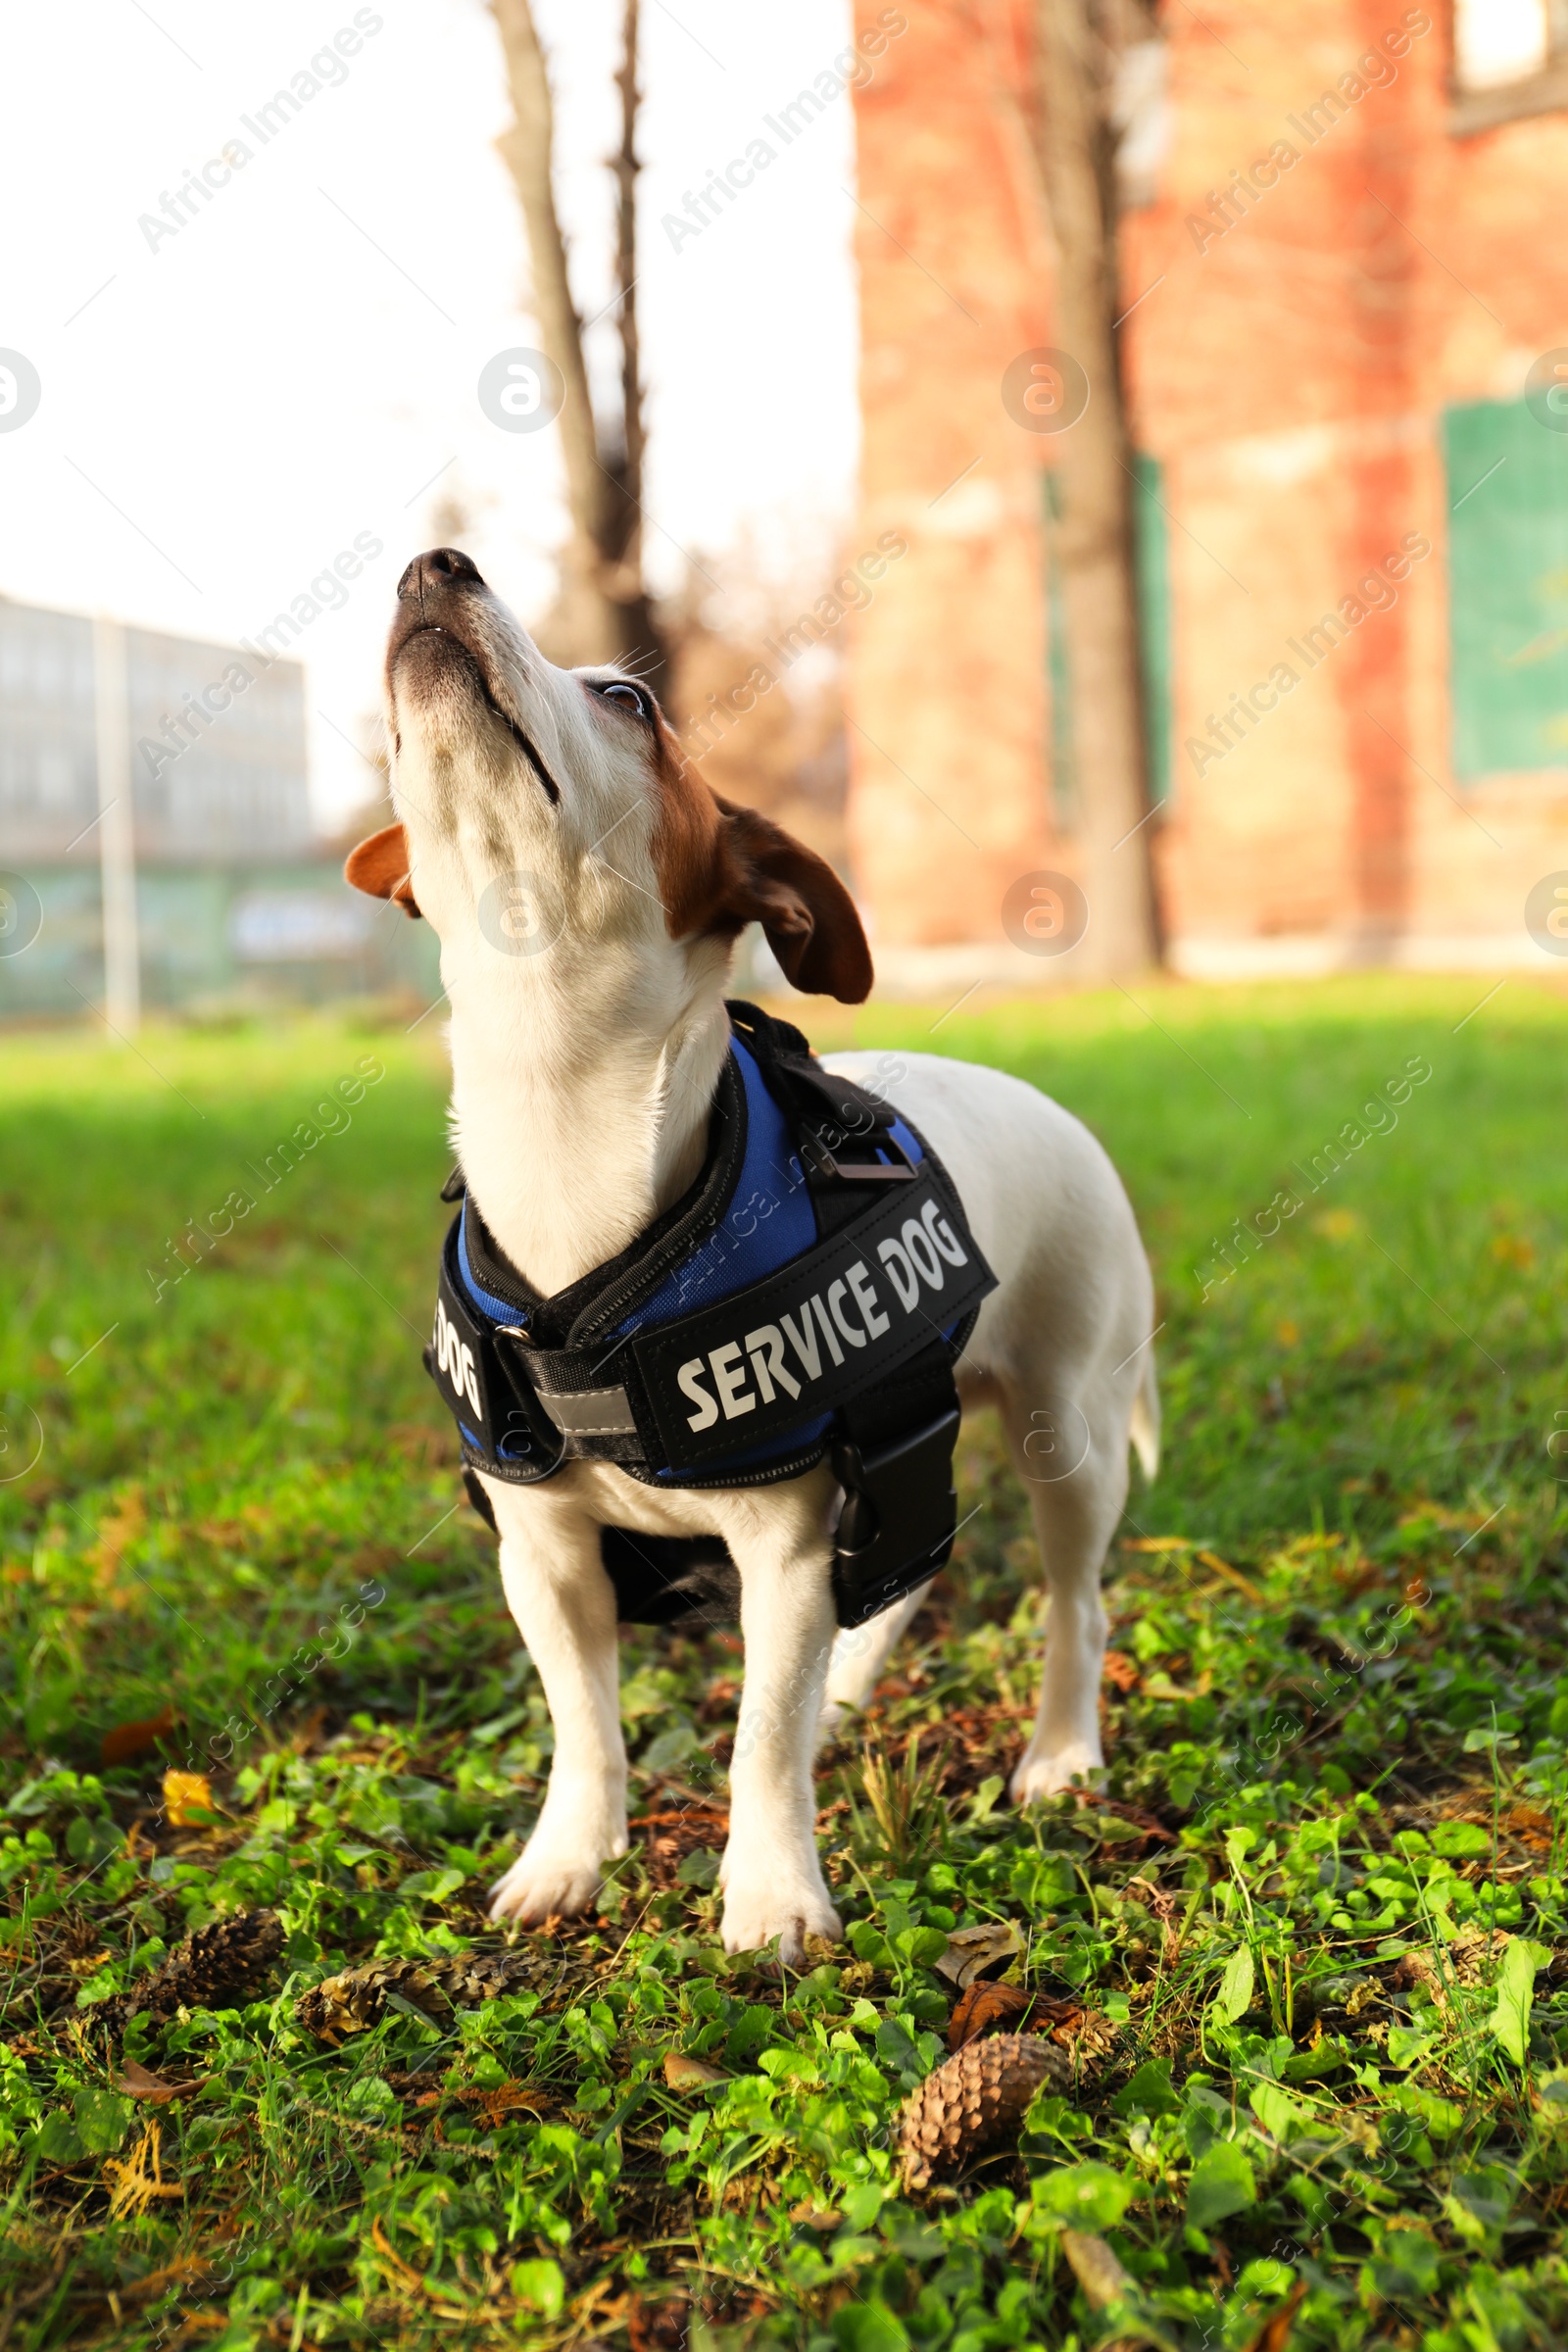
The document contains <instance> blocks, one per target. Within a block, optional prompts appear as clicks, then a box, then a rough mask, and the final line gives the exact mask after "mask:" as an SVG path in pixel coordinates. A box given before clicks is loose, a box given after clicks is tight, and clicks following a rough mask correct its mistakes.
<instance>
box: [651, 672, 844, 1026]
mask: <svg viewBox="0 0 1568 2352" xmlns="http://www.w3.org/2000/svg"><path fill="white" fill-rule="evenodd" d="M655 747H656V748H655V770H656V775H657V779H658V787H659V800H660V810H659V818H658V821H657V823H656V825H655V827H654V838H653V844H652V848H653V854H654V864H655V867H656V870H657V872H658V874H659V882H660V896H661V897H662V900H663V902H664V920H665V922H666V923H667V925H668V927H669V935H670V937H671V939H690V938H692V937H693V936H697V937H701V936H703V935H704V934H711V933H714V932H716V933H718V934H719V935H720V936H721V937H722V936H723V935H725V934H726V933H727V934H728V935H729V936H730V937H732V938H733V936H734V935H735V933H736V932H738V931H742V930H744V929H745V927H746V925H747V924H748V923H752V922H758V923H760V924H761V926H762V929H763V931H764V932H765V934H766V936H767V944H768V946H769V947H770V948H771V949H772V951H773V953H774V955H775V956H777V957H778V960H779V965H780V968H781V969H782V971H783V973H784V977H785V978H786V980H788V981H789V983H790V985H791V987H792V988H799V989H803V990H805V991H807V992H808V993H809V994H811V995H815V996H823V997H837V998H838V1000H839V1002H840V1003H841V1004H843V1005H859V1004H862V1003H863V1002H864V1000H865V999H866V998H867V997H868V996H869V995H870V993H871V982H872V980H873V978H874V977H875V975H874V973H873V972H872V969H871V951H870V949H869V948H868V947H867V946H866V944H865V933H864V932H863V931H862V930H861V928H860V918H859V916H858V914H857V913H856V911H855V901H854V900H853V899H852V898H851V896H850V894H849V892H848V891H847V890H846V889H845V887H844V885H843V883H842V882H841V881H840V880H839V878H838V876H837V874H836V873H835V872H834V871H833V868H832V867H831V866H830V865H829V864H828V862H827V859H826V858H819V857H818V856H817V855H816V852H815V851H814V850H809V849H808V848H807V847H806V845H805V843H804V842H799V841H796V840H795V839H794V837H793V835H791V834H789V833H786V832H785V830H784V828H783V826H782V825H775V824H774V822H773V820H772V818H771V817H767V816H763V815H761V814H760V812H759V811H758V810H757V809H741V808H738V807H737V806H736V804H735V803H734V802H733V801H724V800H720V798H719V796H718V794H717V793H716V792H712V791H711V790H710V789H709V787H708V786H707V785H706V784H705V783H704V782H703V781H702V779H701V777H700V776H699V775H698V774H697V772H696V770H695V769H694V768H693V766H692V764H691V762H690V760H688V759H687V758H686V756H685V754H684V753H683V752H682V750H681V748H680V745H679V743H678V741H677V740H676V738H675V735H674V734H673V732H672V731H671V729H670V727H669V726H668V724H667V723H666V721H665V719H664V717H663V715H662V713H660V714H659V716H658V717H657V719H656V723H655Z"/></svg>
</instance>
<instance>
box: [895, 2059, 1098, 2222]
mask: <svg viewBox="0 0 1568 2352" xmlns="http://www.w3.org/2000/svg"><path fill="white" fill-rule="evenodd" d="M1071 2080H1072V2069H1071V2067H1070V2066H1069V2065H1068V2063H1067V2061H1066V2059H1065V2058H1063V2056H1062V2054H1061V2052H1060V2051H1059V2050H1057V2049H1054V2047H1053V2046H1052V2044H1051V2043H1050V2042H1049V2041H1046V2040H1044V2039H1042V2037H1041V2036H1040V2035H1039V2034H994V2035H993V2036H992V2037H991V2039H989V2040H986V2041H971V2042H969V2043H968V2044H967V2045H966V2046H965V2047H964V2048H963V2049H961V2050H959V2051H958V2053H957V2054H956V2057H953V2058H950V2059H948V2061H947V2063H946V2064H945V2065H943V2066H939V2067H938V2068H937V2070H936V2072H935V2074H934V2075H929V2076H927V2078H926V2080H925V2081H924V2082H922V2083H921V2085H920V2087H919V2089H918V2090H916V2091H912V2092H911V2093H910V2095H909V2097H908V2098H907V2100H906V2101H905V2104H904V2113H903V2116H902V2117H901V2119H900V2128H899V2144H900V2147H901V2149H902V2151H903V2156H904V2179H905V2184H906V2186H907V2187H909V2188H925V2187H927V2186H928V2185H929V2183H930V2181H931V2180H933V2178H934V2177H935V2176H936V2175H937V2174H939V2173H956V2172H957V2171H958V2170H959V2168H960V2167H961V2166H962V2165H964V2164H966V2163H967V2162H968V2160H969V2158H970V2157H971V2156H973V2155H975V2154H977V2153H978V2151H979V2150H980V2149H981V2148H986V2147H990V2146H991V2145H992V2144H993V2143H994V2142H995V2141H997V2140H999V2139H1006V2138H1008V2137H1010V2136H1011V2135H1012V2134H1013V2133H1014V2132H1015V2131H1017V2130H1018V2128H1019V2126H1020V2125H1021V2124H1022V2122H1023V2119H1024V2116H1025V2114H1026V2113H1027V2111H1028V2107H1029V2102H1030V2100H1031V2099H1032V2098H1033V2097H1034V2095H1035V2092H1036V2091H1037V2090H1038V2089H1039V2088H1040V2086H1041V2084H1042V2083H1043V2082H1051V2083H1054V2084H1056V2085H1057V2086H1058V2087H1062V2086H1065V2085H1066V2084H1067V2083H1068V2082H1071Z"/></svg>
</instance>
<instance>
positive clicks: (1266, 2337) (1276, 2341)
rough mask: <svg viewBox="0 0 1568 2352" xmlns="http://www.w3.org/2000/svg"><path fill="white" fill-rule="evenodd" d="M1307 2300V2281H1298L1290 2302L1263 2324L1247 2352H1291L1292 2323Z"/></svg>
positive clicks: (1284, 2304)
mask: <svg viewBox="0 0 1568 2352" xmlns="http://www.w3.org/2000/svg"><path fill="white" fill-rule="evenodd" d="M1305 2300H1306V2281H1305V2279H1304V2278H1301V2279H1298V2281H1297V2283H1296V2285H1295V2286H1294V2287H1293V2288H1292V2289H1291V2293H1290V2297H1289V2299H1288V2301H1286V2302H1284V2303H1282V2304H1281V2305H1280V2307H1279V2309H1278V2311H1276V2312H1272V2313H1271V2314H1270V2316H1269V2317H1268V2318H1267V2319H1266V2320H1265V2321H1264V2322H1263V2325H1262V2327H1260V2328H1259V2329H1258V2331H1257V2333H1256V2334H1255V2335H1254V2336H1253V2338H1252V2340H1251V2342H1250V2344H1249V2345H1248V2347H1247V2352H1290V2341H1291V2323H1292V2321H1293V2320H1294V2319H1295V2317H1296V2315H1297V2313H1298V2312H1299V2310H1300V2308H1301V2305H1302V2303H1303V2302H1304V2301H1305Z"/></svg>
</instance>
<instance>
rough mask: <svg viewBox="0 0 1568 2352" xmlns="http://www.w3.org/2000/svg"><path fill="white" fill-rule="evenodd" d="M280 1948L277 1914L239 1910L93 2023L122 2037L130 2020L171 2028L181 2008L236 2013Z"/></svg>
mask: <svg viewBox="0 0 1568 2352" xmlns="http://www.w3.org/2000/svg"><path fill="white" fill-rule="evenodd" d="M282 1949H283V1927H282V1922H281V1921H280V1920H279V1919H278V1917H277V1914H276V1912H275V1911H237V1912H236V1913H235V1914H234V1916H233V1918H232V1919H215V1920H214V1921H213V1923H212V1925H211V1927H207V1928H197V1929H196V1930H195V1931H194V1933H193V1934H191V1935H189V1936H186V1937H185V1940H184V1942H183V1943H181V1944H177V1945H176V1946H175V1948H174V1950H173V1951H172V1952H171V1953H170V1955H169V1957H168V1958H167V1960H164V1961H162V1962H160V1964H159V1966H158V1967H157V1968H155V1969H153V1970H151V1971H150V1972H149V1973H148V1974H147V1975H146V1976H145V1977H138V1978H136V1979H135V1980H134V1981H133V1983H132V1984H131V1985H130V1987H129V1989H128V1991H125V1992H123V1993H119V1994H117V1995H116V1997H115V1998H114V1999H112V2000H108V2001H105V2002H103V2003H102V2004H101V2006H100V2007H99V2009H98V2012H97V2018H96V2021H95V2022H96V2023H97V2024H99V2025H100V2026H102V2027H103V2028H105V2030H106V2031H107V2032H109V2033H110V2034H123V2032H124V2030H125V2023H126V2020H127V2019H129V2018H132V2017H150V2018H153V2019H155V2020H156V2022H157V2023H158V2024H159V2025H167V2024H168V2023H169V2021H170V2020H171V2019H172V2017H173V2016H174V2014H175V2013H176V2011H178V2010H180V2009H233V2008H237V2007H238V2006H239V2004H240V2002H241V2001H246V2000H250V1999H251V1998H252V1997H253V1996H254V1994H255V1993H256V1991H257V1988H258V1987H259V1985H261V1982H262V1980H263V1978H264V1977H265V1976H266V1975H267V1972H268V1970H269V1969H270V1967H271V1965H272V1963H273V1961H274V1960H275V1959H276V1958H277V1956H278V1954H279V1953H280V1952H281V1950H282Z"/></svg>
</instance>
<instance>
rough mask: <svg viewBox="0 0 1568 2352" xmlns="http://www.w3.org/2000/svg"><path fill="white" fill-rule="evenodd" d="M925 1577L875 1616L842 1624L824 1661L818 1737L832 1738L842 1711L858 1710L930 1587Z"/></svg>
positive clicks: (841, 1722) (841, 1724)
mask: <svg viewBox="0 0 1568 2352" xmlns="http://www.w3.org/2000/svg"><path fill="white" fill-rule="evenodd" d="M931 1581H932V1580H931V1579H930V1578H929V1577H928V1578H927V1579H926V1581H925V1583H924V1584H923V1585H917V1586H916V1587H915V1589H914V1591H913V1592H912V1593H906V1595H905V1597H904V1599H903V1600H895V1601H893V1602H891V1603H890V1604H889V1606H888V1607H887V1608H885V1609H884V1610H883V1611H882V1612H881V1614H880V1615H879V1616H876V1617H869V1618H867V1620H866V1622H865V1624H864V1625H854V1626H846V1627H845V1628H844V1630H843V1632H842V1633H841V1634H840V1635H839V1637H838V1639H837V1641H836V1642H834V1644H833V1655H832V1657H831V1658H830V1659H829V1661H828V1669H827V1689H826V1691H824V1692H823V1694H822V1712H821V1715H820V1717H819V1718H818V1721H817V1727H816V1736H817V1739H818V1740H836V1739H837V1738H838V1737H839V1734H840V1732H841V1730H842V1729H843V1728H844V1718H845V1716H846V1715H856V1714H858V1712H859V1710H860V1709H861V1708H862V1707H863V1706H864V1704H865V1702H866V1700H867V1699H868V1698H869V1697H870V1695H871V1693H872V1691H874V1690H875V1689H876V1687H877V1684H878V1683H879V1682H880V1681H881V1679H882V1669H883V1667H884V1666H885V1665H886V1664H887V1662H888V1658H889V1656H890V1655H891V1653H892V1649H893V1645H894V1643H895V1642H897V1641H898V1639H899V1636H900V1635H901V1634H902V1633H903V1632H904V1631H905V1629H906V1627H907V1626H908V1625H909V1624H911V1623H912V1621H913V1619H914V1618H915V1616H916V1615H917V1613H918V1611H919V1607H920V1603H921V1602H922V1601H923V1600H924V1598H925V1596H926V1594H927V1593H929V1592H930V1590H931Z"/></svg>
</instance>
